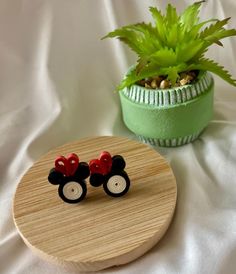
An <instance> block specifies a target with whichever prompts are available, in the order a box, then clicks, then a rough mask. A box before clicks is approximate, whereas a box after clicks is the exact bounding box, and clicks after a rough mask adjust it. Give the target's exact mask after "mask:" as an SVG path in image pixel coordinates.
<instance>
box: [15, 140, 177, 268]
mask: <svg viewBox="0 0 236 274" xmlns="http://www.w3.org/2000/svg"><path fill="white" fill-rule="evenodd" d="M103 150H106V151H109V152H110V153H111V154H112V155H114V154H121V155H122V156H123V157H124V158H125V160H126V164H127V165H126V171H127V173H128V175H129V177H130V180H131V187H130V190H129V192H128V193H127V194H126V195H125V196H123V197H119V198H112V197H110V196H108V195H106V194H105V192H104V191H103V188H102V187H99V188H94V187H92V186H91V185H90V184H89V183H88V184H87V186H88V193H87V196H86V198H85V200H83V201H82V202H81V203H78V204H67V203H64V202H63V201H62V200H61V199H60V198H59V196H58V194H57V187H58V186H55V185H51V184H49V183H48V181H47V176H48V172H49V170H50V169H51V168H52V167H53V165H54V160H55V158H56V156H58V155H68V154H69V153H71V152H74V153H77V154H78V155H79V158H80V160H81V161H86V162H88V161H89V160H91V159H93V158H97V157H98V156H99V154H100V152H101V151H103ZM176 198H177V188H176V182H175V177H174V175H173V173H172V170H171V168H170V166H169V165H168V163H167V162H166V160H165V159H164V158H163V157H162V156H160V155H159V154H158V153H157V152H156V151H154V150H153V149H151V148H150V147H148V146H146V145H144V144H141V143H138V142H136V141H132V140H129V139H126V138H121V137H95V138H86V139H82V140H79V141H76V142H73V143H69V144H66V145H63V146H61V147H58V148H56V149H54V150H52V151H50V152H49V153H47V154H46V155H45V156H43V157H41V159H39V161H37V162H36V163H35V164H34V165H33V166H32V167H31V168H30V169H29V170H28V172H27V173H26V174H25V175H24V177H23V178H22V180H21V182H20V183H19V185H18V187H17V190H16V193H15V198H14V206H13V216H14V221H15V225H16V227H17V229H18V231H19V233H20V235H21V237H22V238H23V240H24V242H25V243H26V244H27V246H28V247H29V248H31V249H32V250H33V251H34V252H36V253H37V254H38V255H39V256H41V257H43V258H44V259H46V260H48V261H50V262H53V263H57V264H61V265H63V266H66V267H68V268H71V269H77V270H83V271H92V270H93V271H96V270H100V269H104V268H107V267H110V266H114V265H121V264H125V263H128V262H130V261H132V260H134V259H136V258H138V257H140V256H141V255H142V254H144V253H145V252H147V251H148V250H149V249H150V248H151V247H153V246H154V245H155V244H156V243H157V242H158V241H159V240H160V238H161V237H162V236H163V235H164V233H165V232H166V230H167V228H168V226H169V224H170V222H171V219H172V216H173V213H174V209H175V205H176Z"/></svg>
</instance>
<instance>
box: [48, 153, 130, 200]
mask: <svg viewBox="0 0 236 274" xmlns="http://www.w3.org/2000/svg"><path fill="white" fill-rule="evenodd" d="M125 166H126V163H125V160H124V158H123V157H122V156H121V155H115V156H113V157H111V155H110V153H109V152H106V151H104V152H102V153H101V155H100V157H99V158H98V159H93V160H91V161H90V162H89V165H88V164H87V163H85V162H81V163H79V158H78V156H77V155H76V154H74V153H72V154H70V155H69V156H68V157H67V158H65V157H64V156H60V157H58V158H56V160H55V167H54V168H53V169H51V171H50V173H49V176H48V181H49V182H50V183H51V184H54V185H59V188H58V194H59V196H60V198H61V199H62V200H63V201H65V202H67V203H78V202H80V201H82V200H83V199H84V198H85V196H86V194H87V186H86V182H85V179H86V178H88V177H89V176H90V178H89V182H90V184H91V185H92V186H93V187H98V186H101V185H103V189H104V191H105V192H106V194H108V195H109V196H112V197H120V196H123V195H125V194H126V193H127V192H128V190H129V187H130V180H129V176H128V174H127V173H126V172H125V170H124V169H125Z"/></svg>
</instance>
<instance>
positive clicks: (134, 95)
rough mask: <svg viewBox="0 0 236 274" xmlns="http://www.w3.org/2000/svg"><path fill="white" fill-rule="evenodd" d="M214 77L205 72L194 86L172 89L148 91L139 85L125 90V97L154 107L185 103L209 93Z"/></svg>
mask: <svg viewBox="0 0 236 274" xmlns="http://www.w3.org/2000/svg"><path fill="white" fill-rule="evenodd" d="M213 83H214V80H213V77H212V75H211V74H210V73H209V72H207V71H204V72H203V74H202V75H201V77H200V79H198V81H196V82H195V83H193V84H190V85H185V86H182V87H174V88H170V89H148V88H145V87H142V86H139V85H135V84H134V85H131V86H130V87H126V88H124V89H123V90H122V91H121V92H123V94H124V96H126V97H127V98H129V99H130V100H131V101H133V102H136V103H139V104H144V105H152V106H170V105H176V104H181V103H185V102H188V101H191V100H193V99H195V98H196V97H198V96H200V95H202V94H203V93H205V92H207V91H208V89H209V88H210V87H211V86H212V85H213Z"/></svg>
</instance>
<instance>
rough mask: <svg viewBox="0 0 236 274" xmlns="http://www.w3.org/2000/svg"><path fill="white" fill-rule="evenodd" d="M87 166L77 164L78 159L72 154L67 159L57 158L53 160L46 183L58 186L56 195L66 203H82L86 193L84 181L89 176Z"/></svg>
mask: <svg viewBox="0 0 236 274" xmlns="http://www.w3.org/2000/svg"><path fill="white" fill-rule="evenodd" d="M89 174H90V171H89V166H88V164H87V163H85V162H81V163H79V158H78V156H77V155H76V154H74V153H72V154H70V155H69V156H68V157H67V158H65V157H64V156H59V157H57V158H56V160H55V167H54V168H53V169H51V171H50V173H49V176H48V181H49V182H50V183H51V184H53V185H59V188H58V194H59V196H60V197H61V199H62V200H63V201H65V202H67V203H71V204H74V203H78V202H80V201H82V200H83V199H84V198H85V196H86V193H87V186H86V182H85V179H86V178H87V177H88V176H89Z"/></svg>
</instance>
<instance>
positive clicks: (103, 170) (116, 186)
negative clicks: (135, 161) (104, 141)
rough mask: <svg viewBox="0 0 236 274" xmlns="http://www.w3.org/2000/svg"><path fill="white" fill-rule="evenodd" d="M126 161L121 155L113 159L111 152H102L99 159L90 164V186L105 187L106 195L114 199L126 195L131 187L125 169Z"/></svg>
mask: <svg viewBox="0 0 236 274" xmlns="http://www.w3.org/2000/svg"><path fill="white" fill-rule="evenodd" d="M125 165H126V163H125V160H124V158H123V157H122V156H120V155H115V156H113V157H111V155H110V153H109V152H106V151H104V152H102V153H101V155H100V158H99V159H95V160H91V161H90V162H89V168H90V179H89V181H90V184H91V185H92V186H95V187H96V186H100V185H101V184H102V185H103V189H104V191H105V192H106V194H108V195H110V196H112V197H120V196H123V195H125V194H126V193H127V192H128V190H129V187H130V180H129V176H128V175H127V173H126V172H125V171H124V169H125Z"/></svg>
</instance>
